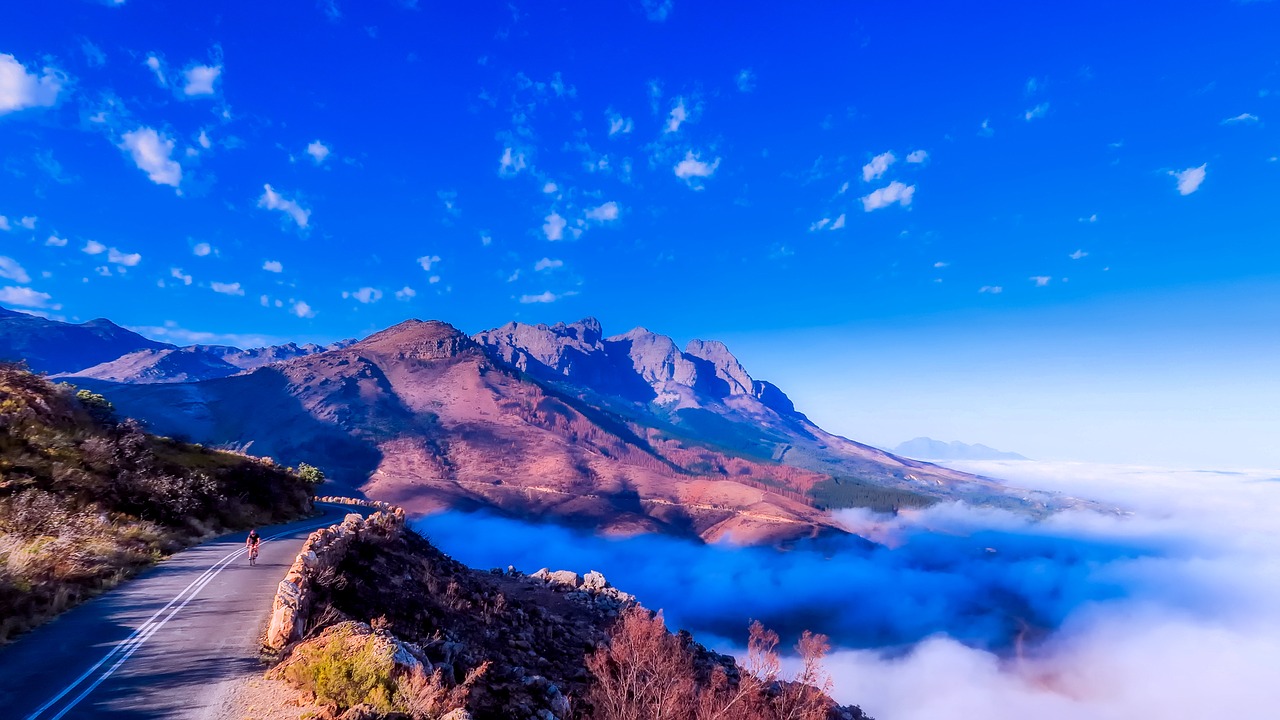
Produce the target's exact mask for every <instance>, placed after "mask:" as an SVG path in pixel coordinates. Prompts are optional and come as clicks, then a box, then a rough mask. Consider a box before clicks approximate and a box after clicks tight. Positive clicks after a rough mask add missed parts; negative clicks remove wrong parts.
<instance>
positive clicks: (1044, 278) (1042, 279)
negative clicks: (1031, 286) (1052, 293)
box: [1028, 275, 1053, 287]
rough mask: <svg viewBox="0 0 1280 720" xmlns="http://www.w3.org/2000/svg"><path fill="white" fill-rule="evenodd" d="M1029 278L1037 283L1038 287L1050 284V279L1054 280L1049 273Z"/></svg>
mask: <svg viewBox="0 0 1280 720" xmlns="http://www.w3.org/2000/svg"><path fill="white" fill-rule="evenodd" d="M1028 279H1029V280H1030V281H1031V282H1033V283H1035V284H1036V287H1044V286H1045V285H1048V284H1049V281H1050V280H1053V278H1051V277H1049V276H1048V275H1032V276H1031V277H1030V278H1028Z"/></svg>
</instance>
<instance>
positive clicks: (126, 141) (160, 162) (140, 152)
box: [120, 127, 182, 187]
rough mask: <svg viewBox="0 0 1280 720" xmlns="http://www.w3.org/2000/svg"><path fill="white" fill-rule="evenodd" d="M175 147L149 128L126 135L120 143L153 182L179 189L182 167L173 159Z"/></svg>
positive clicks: (169, 140)
mask: <svg viewBox="0 0 1280 720" xmlns="http://www.w3.org/2000/svg"><path fill="white" fill-rule="evenodd" d="M173 147H174V143H173V140H171V139H170V138H168V137H166V136H165V135H163V134H161V133H160V132H158V131H157V130H155V129H154V128H149V127H140V128H138V129H137V130H132V131H130V132H127V133H125V134H124V135H123V136H122V137H121V142H120V148H121V149H122V150H127V151H128V152H129V155H130V156H131V157H132V158H133V162H134V164H135V165H137V166H138V169H139V170H141V171H143V172H145V173H146V174H147V177H148V178H150V179H151V182H153V183H155V184H157V185H170V186H172V187H178V185H179V184H180V183H181V182H182V166H181V165H179V164H178V161H177V160H174V159H173V158H172V157H171V156H172V155H173Z"/></svg>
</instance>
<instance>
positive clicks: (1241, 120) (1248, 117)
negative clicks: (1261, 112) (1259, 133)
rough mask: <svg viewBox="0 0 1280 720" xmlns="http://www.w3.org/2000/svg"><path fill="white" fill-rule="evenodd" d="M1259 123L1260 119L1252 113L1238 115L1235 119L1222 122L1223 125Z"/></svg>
mask: <svg viewBox="0 0 1280 720" xmlns="http://www.w3.org/2000/svg"><path fill="white" fill-rule="evenodd" d="M1258 122H1261V120H1260V118H1259V117H1258V116H1257V115H1254V114H1253V113H1240V114H1239V115H1237V116H1235V117H1229V118H1227V119H1226V120H1223V121H1222V124H1223V125H1253V124H1255V123H1258Z"/></svg>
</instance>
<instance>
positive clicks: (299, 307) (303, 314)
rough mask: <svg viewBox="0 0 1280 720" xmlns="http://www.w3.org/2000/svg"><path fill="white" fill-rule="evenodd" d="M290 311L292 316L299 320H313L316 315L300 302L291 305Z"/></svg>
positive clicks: (309, 307) (308, 306)
mask: <svg viewBox="0 0 1280 720" xmlns="http://www.w3.org/2000/svg"><path fill="white" fill-rule="evenodd" d="M290 310H291V312H293V314H294V315H297V316H298V317H300V318H313V317H315V316H316V313H315V311H314V310H312V309H311V306H310V305H308V304H306V303H305V302H303V301H301V300H299V301H297V302H295V303H293V305H292V307H291V308H290Z"/></svg>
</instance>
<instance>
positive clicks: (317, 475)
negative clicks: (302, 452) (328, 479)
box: [298, 463, 324, 486]
mask: <svg viewBox="0 0 1280 720" xmlns="http://www.w3.org/2000/svg"><path fill="white" fill-rule="evenodd" d="M298 477H299V478H301V479H302V481H303V482H305V483H307V484H308V485H313V486H314V485H319V484H320V483H322V482H324V471H323V470H321V469H320V468H318V467H316V466H315V465H308V464H307V463H298Z"/></svg>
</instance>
